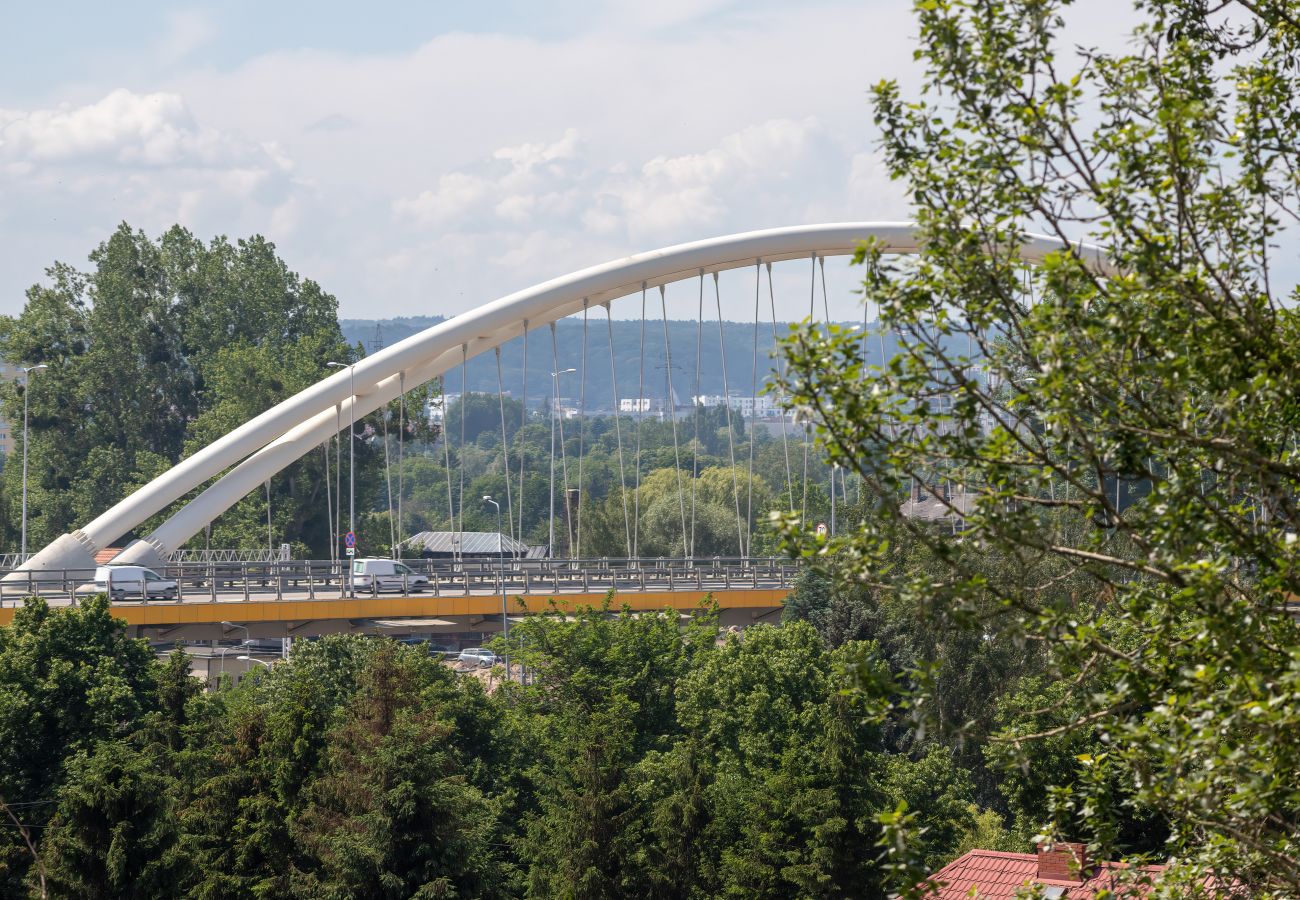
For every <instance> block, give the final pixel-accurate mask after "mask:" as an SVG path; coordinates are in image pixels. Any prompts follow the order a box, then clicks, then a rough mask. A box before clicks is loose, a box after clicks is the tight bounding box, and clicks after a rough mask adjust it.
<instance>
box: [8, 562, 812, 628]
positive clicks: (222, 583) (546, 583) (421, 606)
mask: <svg viewBox="0 0 1300 900" xmlns="http://www.w3.org/2000/svg"><path fill="white" fill-rule="evenodd" d="M408 564H409V565H410V567H411V568H412V569H413V570H414V571H415V572H416V573H417V574H419V575H423V576H425V577H427V578H428V579H429V583H428V584H427V585H423V586H422V588H423V589H422V590H421V591H419V592H415V591H409V590H402V589H400V587H399V588H398V589H397V590H395V591H393V592H381V591H379V590H377V589H375V588H373V587H371V588H364V589H358V590H353V589H352V588H350V587H349V585H348V584H347V580H346V568H345V567H344V566H342V565H340V564H338V563H332V562H330V561H296V562H277V563H228V562H225V563H205V564H195V563H181V564H177V565H175V566H168V567H165V568H164V569H163V571H162V572H160V573H159V574H161V575H163V576H164V577H165V578H167V579H169V580H172V581H175V582H177V584H178V585H179V592H180V597H179V598H177V599H142V598H139V597H129V596H128V597H124V598H119V599H117V600H116V601H115V602H114V604H113V609H114V613H115V615H117V616H118V617H119V618H122V619H124V620H125V621H126V622H127V623H128V624H129V625H131V626H133V627H134V628H135V630H136V633H138V634H143V633H145V631H146V630H148V631H150V632H153V631H156V630H159V629H163V630H166V631H168V632H170V631H175V630H177V629H185V630H187V631H191V630H192V628H193V626H216V625H219V624H220V623H221V622H227V621H237V622H240V623H247V624H257V623H262V624H264V625H270V626H282V627H283V628H284V629H285V630H286V632H293V631H295V630H297V629H299V628H302V627H303V626H304V624H306V623H309V622H317V623H322V622H327V621H328V622H349V623H357V622H360V621H372V620H376V619H384V620H402V619H426V620H436V621H438V622H440V623H441V625H442V626H444V628H450V627H469V626H478V625H480V624H484V623H486V627H487V628H493V627H495V625H494V624H493V619H494V617H495V620H497V621H499V619H500V616H501V594H502V589H503V588H504V590H505V593H506V595H507V597H508V601H507V608H508V609H509V612H510V614H511V615H512V616H513V615H527V614H531V613H537V612H543V611H546V610H548V609H552V608H556V609H560V610H572V609H577V608H579V607H581V606H588V605H596V604H599V603H601V602H602V601H603V600H604V598H605V595H606V593H607V592H608V591H609V590H613V591H615V594H616V600H615V604H616V605H617V606H619V607H621V606H624V605H626V606H628V607H629V608H631V609H633V610H638V611H644V610H662V609H675V610H678V611H681V612H690V611H692V610H695V609H697V608H699V606H700V604H702V603H704V602H705V600H706V599H707V598H709V597H712V599H713V601H714V602H716V603H717V605H718V607H719V609H720V610H722V611H724V612H732V613H733V618H734V614H745V618H748V619H750V620H752V619H754V618H758V617H761V616H765V615H768V614H770V613H771V612H774V611H775V610H777V609H780V607H781V606H782V604H783V603H784V601H785V597H786V595H787V594H788V593H789V589H790V585H791V583H792V581H793V578H794V574H795V572H796V571H797V569H796V567H795V565H794V564H792V563H790V562H788V561H785V560H772V559H762V560H748V559H745V560H720V559H709V560H662V559H656V560H617V561H611V560H595V561H585V560H540V561H535V560H530V561H526V562H525V561H507V564H506V566H505V567H504V568H503V567H502V566H501V565H500V564H493V563H490V562H476V561H473V562H472V561H467V562H464V563H454V564H452V563H442V562H432V561H424V560H414V561H409V562H408ZM93 577H94V573H93V572H88V571H87V572H82V571H68V572H62V573H58V575H57V577H53V578H46V579H43V580H33V581H31V582H30V583H29V584H27V585H23V586H15V585H12V584H10V585H6V586H5V589H4V591H3V593H2V594H0V625H7V624H9V623H10V622H12V621H13V616H14V612H15V611H16V609H17V607H18V606H19V605H21V603H22V599H23V598H24V597H26V596H31V595H40V596H43V597H44V598H45V599H46V600H47V602H49V603H50V604H51V605H52V606H68V605H71V604H76V603H78V602H79V601H80V600H81V599H82V598H84V597H86V596H89V595H91V594H93V593H94V592H95V591H96V587H95V585H94V584H93V582H92V581H91V580H92V579H93ZM353 594H355V596H353ZM273 630H274V629H273Z"/></svg>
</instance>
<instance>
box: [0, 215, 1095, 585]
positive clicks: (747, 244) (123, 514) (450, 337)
mask: <svg viewBox="0 0 1300 900" xmlns="http://www.w3.org/2000/svg"><path fill="white" fill-rule="evenodd" d="M869 239H870V240H874V241H876V242H878V244H879V245H881V246H882V247H883V248H884V249H885V251H886V252H892V253H897V254H914V253H916V252H917V250H918V236H917V231H916V229H915V228H914V227H913V226H912V225H911V224H908V223H888V222H887V223H872V222H852V223H838V224H825V225H804V226H796V227H785V228H774V229H769V230H764V231H754V232H748V233H743V234H734V235H727V236H724V237H717V238H712V239H709V240H703V241H696V242H693V243H687V244H679V245H677V246H673V247H667V248H664V249H661V250H653V251H650V252H646V253H639V254H636V255H634V256H629V257H626V258H624V259H620V260H616V261H614V262H609V263H605V264H603V265H598V266H593V267H591V268H588V269H583V270H581V271H578V272H574V273H572V274H569V275H565V276H562V277H560V278H555V279H553V280H551V281H547V282H545V283H542V284H538V285H535V286H533V287H530V288H527V289H525V290H522V291H519V292H517V293H514V294H510V295H509V296H506V297H502V298H500V299H498V300H496V301H493V302H491V303H487V304H485V305H483V306H481V307H478V308H477V309H474V310H471V311H469V312H466V313H463V314H461V315H458V316H456V317H454V318H451V319H448V320H446V321H444V322H441V323H439V324H437V325H435V326H433V327H432V328H429V329H428V330H426V331H423V332H421V333H419V334H416V335H414V336H412V337H410V338H407V339H406V340H403V341H401V342H400V343H397V344H394V345H392V346H390V347H387V348H385V349H383V350H380V351H378V352H375V353H373V354H371V355H369V356H366V357H365V358H364V359H361V360H360V361H358V362H357V363H356V364H355V365H354V366H353V367H352V370H351V372H349V371H348V370H346V369H344V370H340V371H337V372H335V373H334V374H332V375H330V376H329V377H327V378H324V379H322V380H321V381H319V382H317V383H316V384H314V385H312V386H311V387H309V388H307V389H306V390H304V391H302V392H300V393H298V394H296V395H294V396H293V397H290V398H289V399H287V400H285V401H284V402H282V403H280V404H278V405H276V406H274V407H272V408H270V409H268V410H266V411H265V412H263V413H262V414H261V415H258V416H256V417H255V418H253V419H251V420H250V421H248V422H246V423H244V424H243V425H241V426H239V427H238V428H236V429H234V430H233V431H231V432H229V433H228V434H226V435H225V436H224V437H222V438H220V439H218V440H216V441H214V442H213V443H212V444H210V445H209V446H207V447H205V448H204V449H203V450H201V451H199V452H197V453H195V454H194V455H193V456H190V457H189V458H187V459H185V460H183V461H181V462H180V463H178V464H176V465H175V466H173V467H172V468H171V469H170V470H169V471H167V472H165V473H164V474H162V475H160V476H159V477H157V478H156V479H154V480H153V481H152V482H150V483H149V484H147V485H145V486H144V487H141V488H140V489H139V490H137V491H135V492H134V493H133V494H131V495H130V496H129V497H127V498H125V499H124V500H122V501H121V502H119V503H117V504H116V505H115V506H113V507H112V508H110V509H109V510H107V511H106V512H104V513H103V514H101V515H99V516H98V517H96V518H95V519H94V520H93V521H90V522H88V523H86V524H85V525H83V526H81V527H80V528H78V529H76V530H74V531H73V532H71V533H70V534H65V535H63V536H62V537H60V538H58V539H57V540H55V541H53V542H52V543H50V544H49V545H48V546H46V547H45V548H43V549H42V550H40V551H39V552H38V553H36V554H34V555H33V556H32V557H31V558H30V559H28V560H27V561H26V562H24V563H23V564H22V565H21V566H20V567H19V569H18V570H15V571H12V572H11V573H10V574H9V575H7V576H6V577H5V581H6V582H8V583H9V584H10V585H11V586H16V584H18V583H22V584H25V585H29V586H30V585H33V584H34V583H39V582H40V581H41V580H42V578H43V577H46V576H45V573H48V576H49V577H55V578H60V579H62V578H63V576H62V575H60V574H56V573H65V572H68V571H70V570H86V569H91V568H93V567H94V565H95V554H96V553H97V552H99V551H101V550H103V549H104V548H108V547H112V546H114V545H115V542H117V541H119V540H120V539H121V538H122V537H123V536H124V535H127V534H129V533H130V532H131V531H132V530H133V529H136V528H137V527H138V526H139V525H140V524H141V523H143V522H144V521H145V520H146V519H148V518H149V517H151V516H153V515H155V514H157V513H159V512H161V511H163V510H165V509H167V508H168V507H169V506H170V505H172V504H173V503H175V502H176V501H178V500H180V499H181V498H182V497H185V496H186V495H187V494H190V493H191V492H193V491H196V490H198V489H199V488H201V487H202V486H203V485H205V484H207V483H208V482H209V481H212V479H216V480H215V481H212V483H211V484H209V485H208V487H207V488H206V489H204V490H202V491H201V492H200V493H198V494H197V496H195V497H193V498H192V499H190V500H189V501H188V502H187V503H185V504H184V505H183V506H181V507H180V508H179V509H177V510H176V511H174V512H173V513H172V514H171V515H170V517H169V518H167V519H166V521H164V522H163V523H162V524H161V525H159V526H158V527H157V528H155V529H154V530H153V531H152V532H151V533H150V534H148V535H147V536H145V537H143V538H142V539H140V540H137V541H135V542H133V543H131V544H130V545H129V546H127V547H126V548H125V549H124V550H123V551H122V552H121V553H119V554H118V555H117V556H116V558H115V559H114V562H116V563H137V564H144V565H149V566H155V567H158V566H162V565H164V563H165V560H167V559H168V558H169V556H170V555H171V554H173V553H174V552H175V551H177V550H178V549H179V548H181V547H182V545H184V544H185V543H186V541H188V540H189V539H190V538H192V537H193V536H194V535H196V534H198V533H199V532H201V531H202V530H203V529H204V527H205V526H206V525H208V524H209V523H210V522H211V521H212V520H213V519H214V518H216V517H217V516H219V515H220V514H222V513H223V512H225V511H226V510H227V509H229V508H230V507H231V506H233V505H234V504H235V503H236V502H238V501H239V500H240V499H241V498H243V497H244V496H246V495H248V494H250V493H252V492H253V491H255V490H257V489H258V488H259V487H261V485H262V484H263V482H265V481H266V480H267V479H269V478H270V477H271V476H272V475H274V474H275V473H277V472H279V471H280V470H281V469H283V468H284V467H285V466H287V465H289V464H290V463H292V462H294V461H295V460H297V459H299V458H300V457H302V456H304V455H305V454H307V453H308V452H310V451H311V450H313V449H314V448H317V447H319V446H321V445H322V444H324V443H326V442H327V441H329V440H330V439H331V438H332V437H333V436H334V435H335V434H337V433H338V431H339V428H340V422H342V423H347V422H349V421H350V420H354V419H356V418H359V417H361V416H364V415H366V414H368V413H370V412H373V411H375V410H377V409H379V408H381V407H383V406H384V405H385V404H387V403H389V402H390V401H392V400H394V399H396V398H397V397H399V396H400V395H402V394H404V393H405V392H406V391H409V390H411V389H412V388H414V387H417V386H419V385H421V384H423V383H425V382H428V381H430V380H431V379H434V378H436V377H438V376H440V375H442V374H444V373H446V372H448V371H450V370H453V369H455V368H456V367H458V366H462V365H463V364H464V363H465V362H466V361H467V360H468V359H472V358H473V357H476V356H478V355H480V354H482V353H485V352H489V351H492V350H494V349H496V348H498V347H500V346H501V345H502V344H503V343H504V342H506V341H509V340H511V339H514V338H518V337H520V336H526V335H527V334H528V333H529V332H531V331H535V330H537V329H541V328H545V327H548V326H552V324H553V323H554V322H556V321H557V320H558V319H561V318H563V317H566V316H571V315H576V314H584V317H585V313H586V312H587V311H588V310H592V309H596V308H598V307H604V309H605V311H606V313H608V310H609V307H610V304H612V303H614V302H616V301H619V300H620V299H621V298H628V297H632V296H639V297H640V298H642V304H643V305H642V310H643V312H642V323H643V328H644V321H645V320H644V298H645V292H646V291H647V290H649V289H655V288H659V289H660V294H661V300H662V288H663V287H664V286H666V285H669V284H672V283H674V282H681V281H687V280H691V279H696V278H698V279H700V282H701V292H703V284H704V281H703V279H704V276H706V275H716V273H719V272H722V271H725V270H730V269H738V268H743V267H749V266H753V267H755V271H756V273H758V274H761V271H762V270H763V269H766V271H767V276H768V282H767V285H768V291H769V292H770V291H771V265H772V264H773V263H779V262H782V261H789V260H805V261H807V260H811V261H812V271H813V290H814V296H815V290H816V270H817V267H818V261H819V260H824V259H825V258H827V257H832V256H843V255H847V254H852V253H853V252H854V251H855V249H856V248H857V247H858V246H860V244H861V243H862V242H863V241H865V240H869ZM1061 248H1062V245H1061V243H1060V242H1059V241H1055V240H1052V239H1048V238H1040V237H1031V238H1029V239H1028V240H1027V241H1026V243H1025V245H1024V246H1023V248H1022V251H1021V255H1022V257H1023V258H1024V259H1025V261H1026V262H1034V261H1037V260H1040V259H1041V258H1042V257H1043V256H1044V255H1045V254H1046V253H1048V252H1051V251H1054V250H1059V249H1061ZM1095 252H1096V251H1094V250H1092V249H1091V248H1090V249H1089V253H1090V254H1094V253H1095ZM1098 258H1099V256H1098ZM822 289H823V292H824V291H825V273H824V269H823V273H822ZM702 297H703V293H701V298H702ZM823 299H824V297H823ZM757 302H758V298H757V286H756V296H755V304H756V307H757ZM702 303H703V300H702V299H701V304H702ZM756 315H757V314H756ZM774 317H775V315H774ZM665 318H666V313H665ZM719 319H721V311H720V310H719ZM755 328H756V329H757V320H756V324H755ZM756 333H757V332H756ZM552 334H553V333H552ZM665 339H666V334H665ZM525 346H526V345H525ZM643 346H644V344H643ZM697 353H698V350H697ZM669 377H670V378H671V375H670V376H669ZM670 391H671V384H670ZM640 396H642V395H641V393H640V389H639V387H638V397H640ZM638 402H640V401H638ZM507 469H509V460H508V458H507ZM223 473H224V474H223ZM508 480H509V479H507V481H508ZM521 483H522V482H521ZM740 540H741V545H742V546H741V549H742V552H743V551H744V550H746V549H747V548H746V547H745V543H746V542H745V539H744V535H741V538H740ZM689 549H690V548H689V546H685V545H684V547H683V555H684V556H686V555H690V554H689V552H688V551H689ZM629 555H630V556H634V555H635V553H630V554H629Z"/></svg>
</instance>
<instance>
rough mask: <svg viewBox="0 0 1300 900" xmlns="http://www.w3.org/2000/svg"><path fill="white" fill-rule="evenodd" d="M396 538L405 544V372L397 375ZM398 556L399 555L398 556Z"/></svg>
mask: <svg viewBox="0 0 1300 900" xmlns="http://www.w3.org/2000/svg"><path fill="white" fill-rule="evenodd" d="M397 390H398V394H397V398H398V399H397V538H398V540H399V541H402V543H403V545H404V544H405V541H406V538H405V535H406V531H405V530H404V529H403V528H402V487H403V474H404V473H403V468H404V465H403V463H404V460H405V451H406V372H404V371H403V372H398V373H397ZM399 556H400V554H399Z"/></svg>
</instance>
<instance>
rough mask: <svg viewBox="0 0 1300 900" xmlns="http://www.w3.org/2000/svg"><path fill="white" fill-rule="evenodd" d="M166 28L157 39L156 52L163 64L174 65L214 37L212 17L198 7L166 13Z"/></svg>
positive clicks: (214, 29) (215, 30)
mask: <svg viewBox="0 0 1300 900" xmlns="http://www.w3.org/2000/svg"><path fill="white" fill-rule="evenodd" d="M166 21H167V30H166V32H165V33H164V34H163V37H162V39H161V40H159V41H158V44H157V49H156V53H157V55H158V60H159V62H161V63H162V64H163V65H164V66H171V65H175V64H176V63H178V62H181V61H182V60H184V59H186V58H187V57H188V56H189V55H190V54H191V53H193V52H194V51H195V50H197V49H199V48H200V47H202V46H204V45H205V44H207V43H209V42H210V41H211V40H212V39H213V38H214V37H216V34H217V29H216V26H215V25H214V24H213V22H212V17H211V16H209V15H208V14H207V13H206V12H204V11H203V10H200V9H183V10H173V11H171V12H169V13H168V14H167V20H166Z"/></svg>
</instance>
